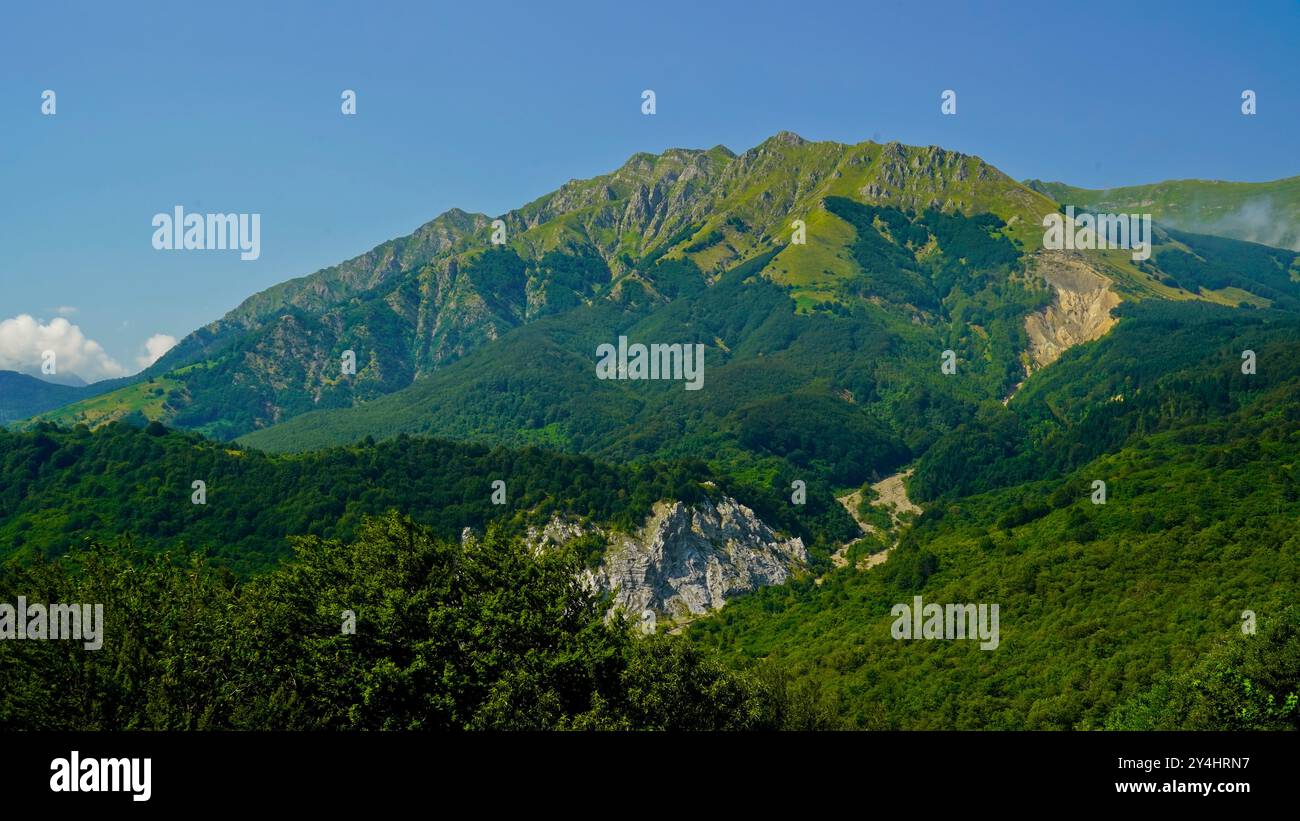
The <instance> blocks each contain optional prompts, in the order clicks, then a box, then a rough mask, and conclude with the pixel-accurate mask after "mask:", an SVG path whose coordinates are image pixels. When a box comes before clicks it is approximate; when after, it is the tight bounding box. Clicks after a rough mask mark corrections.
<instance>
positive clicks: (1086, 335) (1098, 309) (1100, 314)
mask: <svg viewBox="0 0 1300 821" xmlns="http://www.w3.org/2000/svg"><path fill="white" fill-rule="evenodd" d="M1035 262H1036V265H1035V270H1036V271H1037V273H1038V274H1039V275H1040V276H1041V277H1043V279H1045V280H1047V283H1048V284H1049V285H1051V286H1052V290H1053V291H1054V292H1055V295H1054V296H1053V298H1052V303H1051V304H1050V305H1048V306H1047V307H1046V308H1044V309H1043V310H1041V311H1038V312H1036V313H1032V314H1030V315H1029V316H1027V317H1025V332H1026V333H1027V334H1028V335H1029V350H1028V355H1029V363H1028V369H1027V370H1029V371H1030V372H1033V371H1036V370H1038V369H1039V368H1043V367H1046V366H1047V365H1050V364H1051V363H1053V362H1055V361H1056V360H1057V359H1058V358H1060V356H1061V354H1063V353H1065V351H1066V350H1067V349H1069V348H1072V347H1074V346H1075V345H1078V344H1080V343H1082V342H1090V341H1092V340H1094V339H1097V338H1099V337H1101V336H1104V335H1105V333H1106V332H1107V331H1109V330H1110V329H1111V326H1113V325H1114V324H1115V318H1114V317H1113V316H1111V309H1113V308H1114V307H1115V306H1117V305H1119V302H1120V300H1119V297H1118V296H1117V295H1116V294H1115V293H1114V292H1113V291H1111V289H1110V280H1109V279H1108V278H1106V277H1105V276H1103V275H1102V274H1100V273H1098V272H1097V271H1096V270H1094V269H1093V268H1092V267H1091V266H1090V265H1089V264H1088V263H1087V261H1086V260H1085V259H1084V257H1083V255H1082V254H1078V253H1072V252H1061V251H1042V252H1040V253H1039V254H1038V255H1037V257H1036V258H1035Z"/></svg>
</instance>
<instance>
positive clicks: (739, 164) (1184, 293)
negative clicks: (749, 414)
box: [42, 132, 1297, 456]
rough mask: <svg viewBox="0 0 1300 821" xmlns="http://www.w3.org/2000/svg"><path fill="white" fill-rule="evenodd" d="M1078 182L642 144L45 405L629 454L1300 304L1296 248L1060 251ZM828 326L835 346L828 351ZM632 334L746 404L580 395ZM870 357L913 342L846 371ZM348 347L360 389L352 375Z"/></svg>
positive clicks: (271, 300) (447, 219) (790, 145)
mask: <svg viewBox="0 0 1300 821" xmlns="http://www.w3.org/2000/svg"><path fill="white" fill-rule="evenodd" d="M1278 186H1280V187H1279V188H1278V189H1277V190H1278V191H1279V192H1282V191H1284V190H1287V189H1285V186H1283V185H1282V183H1279V184H1278ZM1179 190H1181V189H1179ZM1270 191H1272V189H1270ZM1067 192H1068V193H1071V194H1073V193H1075V192H1077V189H1067V188H1065V187H1062V186H1059V185H1056V184H1051V185H1043V184H1036V183H1032V182H1031V183H1030V184H1027V185H1022V184H1020V183H1017V182H1016V181H1014V180H1013V179H1011V178H1010V177H1008V176H1007V175H1005V174H1003V173H1001V172H1000V171H998V170H997V169H996V168H994V167H992V166H990V165H988V164H987V163H985V162H983V161H982V160H980V159H979V158H977V157H971V156H966V155H962V154H959V153H956V152H950V151H945V150H943V149H940V148H937V147H929V148H917V147H909V146H903V145H900V144H897V143H889V144H884V145H881V144H877V143H872V142H866V143H860V144H857V145H845V144H840V143H831V142H810V141H806V140H804V139H802V138H800V137H798V136H797V135H795V134H792V133H789V132H783V133H781V134H777V135H775V136H774V137H772V138H770V139H768V140H766V141H764V142H763V143H762V144H760V145H758V146H756V147H754V148H753V149H750V150H749V151H746V152H744V153H743V154H739V155H737V154H735V153H733V152H731V151H730V150H728V149H726V148H724V147H722V146H718V147H715V148H712V149H709V150H687V149H670V150H668V151H665V152H663V153H662V154H659V155H652V154H636V155H633V156H632V157H631V158H630V159H629V160H628V161H627V162H626V163H625V164H624V165H623V166H622V167H620V168H619V169H617V170H616V171H614V172H612V173H610V174H607V175H603V176H600V177H595V178H593V179H589V180H573V181H570V182H569V183H566V184H565V185H563V186H561V187H560V188H559V189H558V190H556V191H554V192H552V193H550V194H548V195H546V196H543V197H541V198H539V199H537V200H535V201H533V202H531V203H529V204H527V205H525V206H523V207H521V208H518V209H516V210H513V211H510V212H508V213H506V214H503V215H500V216H499V218H498V219H499V220H500V224H501V225H502V227H503V229H504V240H505V241H504V243H503V244H493V242H492V233H493V218H492V217H490V216H488V215H485V214H470V213H466V212H463V211H459V210H452V211H448V212H447V213H445V214H442V215H441V216H439V217H437V218H435V219H434V220H432V221H430V222H429V223H427V224H425V225H423V226H421V227H420V228H418V229H417V230H416V231H415V232H414V233H412V234H411V235H409V236H406V237H402V238H399V239H395V240H391V241H389V242H386V243H383V244H382V245H380V246H378V247H376V248H374V249H373V250H371V251H370V252H368V253H366V254H363V255H361V256H359V257H356V258H354V259H351V260H348V261H347V262H344V263H341V264H340V265H337V266H334V267H331V268H327V269H324V270H321V271H318V272H316V273H314V274H311V275H309V276H306V277H302V278H299V279H294V280H289V281H287V282H284V283H282V284H280V285H277V286H275V287H273V288H271V289H268V290H267V291H264V292H262V293H259V294H256V295H254V296H252V297H250V298H249V299H247V300H246V301H245V302H244V303H243V304H241V305H240V306H239V307H237V308H236V309H235V310H233V311H231V312H230V313H229V314H227V315H226V316H225V317H223V318H221V319H220V320H218V321H216V322H214V323H212V324H210V325H208V326H206V327H204V328H201V329H199V330H198V331H196V332H194V333H192V334H190V335H189V336H187V337H186V338H184V339H183V340H182V341H181V342H180V343H179V344H178V345H177V346H176V347H175V348H174V349H173V350H172V351H170V352H169V353H168V354H167V355H166V356H164V357H163V358H162V359H160V360H159V361H158V362H157V363H155V364H154V365H153V366H152V367H150V368H149V369H148V370H146V371H145V372H144V373H142V374H140V375H139V376H137V377H135V378H134V379H133V380H132V381H131V384H129V385H127V386H126V387H122V388H119V389H118V390H116V391H113V392H111V393H108V394H106V395H103V396H98V397H95V398H93V399H90V400H86V401H81V402H73V403H71V404H68V405H67V406H65V407H62V408H60V409H58V410H55V411H53V412H52V413H48V414H46V415H45V416H44V417H42V418H45V419H49V420H52V421H58V422H61V423H77V422H85V423H88V424H90V425H92V426H94V425H98V424H102V423H103V422H105V421H109V420H113V419H118V418H123V417H126V416H128V415H133V416H134V418H137V419H158V420H160V421H163V422H164V423H166V424H168V425H172V426H176V427H180V428H187V429H191V430H195V431H198V432H201V433H203V434H205V435H208V436H211V437H214V438H218V439H234V438H238V437H247V438H246V439H244V441H247V442H248V443H249V444H252V445H255V446H258V447H264V448H268V449H290V448H291V449H303V448H310V447H316V446H320V445H326V444H334V443H342V442H346V441H354V440H356V439H358V438H360V437H362V436H364V435H368V434H373V435H376V436H382V435H391V434H393V433H396V432H401V431H406V432H424V433H438V434H449V435H456V436H471V437H475V438H487V439H497V440H501V441H509V442H514V443H542V444H551V445H557V446H561V447H566V448H567V447H576V448H578V449H586V450H592V451H595V452H598V453H603V454H607V455H617V456H626V455H630V454H635V453H642V452H660V451H663V450H664V448H663V447H660V446H659V445H656V444H653V443H645V442H641V443H632V444H629V443H625V442H615V441H613V439H616V438H620V437H619V435H618V434H612V433H604V434H602V433H601V431H608V430H609V429H610V428H611V426H612V425H621V424H622V423H625V422H627V421H628V420H629V418H631V417H633V416H635V415H637V414H640V415H641V416H642V417H644V418H645V419H647V420H649V419H653V420H655V421H656V422H657V423H659V424H658V426H659V427H664V426H667V425H668V423H669V421H670V420H672V419H673V417H675V416H680V415H681V414H686V415H687V416H688V417H689V416H692V415H696V416H698V414H700V413H702V412H703V413H713V414H714V415H713V416H712V417H710V418H709V421H708V422H707V423H705V427H707V428H709V429H710V430H713V429H716V428H717V427H719V426H724V427H725V426H727V425H728V424H730V423H729V422H728V421H727V420H726V419H723V418H721V417H725V416H726V415H727V414H725V413H724V414H719V413H717V411H720V410H723V409H725V410H726V411H727V412H728V413H733V414H734V413H735V412H738V411H739V410H740V409H741V407H742V405H746V404H747V403H749V402H761V401H778V394H780V395H788V394H790V393H793V392H796V391H802V392H803V393H804V394H805V395H809V396H813V397H815V401H818V402H824V403H829V405H828V406H831V407H838V406H839V405H844V406H851V405H853V404H859V405H861V406H863V407H869V408H872V411H871V413H872V414H874V415H876V416H877V417H879V420H878V421H881V422H883V423H885V424H888V423H889V422H890V420H891V419H892V420H894V421H895V422H897V421H898V420H899V419H900V418H902V417H900V415H899V414H900V410H899V408H898V402H899V401H900V399H899V394H900V391H901V390H902V388H900V387H898V385H899V384H901V383H900V382H899V380H898V379H897V378H895V376H896V371H893V370H892V369H896V368H897V367H898V366H899V365H900V364H901V363H903V362H906V361H912V360H914V359H919V360H935V357H936V356H937V355H938V352H940V351H943V350H945V349H951V350H954V351H955V352H956V353H957V356H958V357H959V359H961V360H962V361H963V362H964V363H965V365H964V367H963V368H961V369H960V370H959V374H958V378H957V379H954V380H949V381H935V382H934V384H933V385H931V386H930V389H931V390H932V391H934V392H935V393H936V394H938V395H942V396H950V397H952V400H953V401H957V402H968V403H969V402H977V401H979V400H981V399H986V398H1001V397H1003V396H1005V395H1006V394H1007V393H1009V392H1010V390H1011V389H1012V388H1013V387H1014V386H1015V385H1016V384H1017V383H1019V382H1020V381H1022V380H1023V378H1024V376H1025V375H1026V374H1027V373H1028V372H1029V371H1032V370H1033V369H1035V368H1037V367H1041V366H1042V365H1044V364H1046V363H1047V362H1050V361H1051V360H1052V359H1053V358H1054V357H1056V356H1058V355H1059V354H1060V352H1061V351H1062V350H1064V349H1065V348H1068V347H1069V345H1071V344H1075V343H1077V342H1078V341H1083V340H1086V339H1088V338H1091V337H1092V336H1095V335H1098V334H1100V333H1102V332H1104V331H1105V330H1106V329H1107V328H1108V327H1109V325H1110V322H1109V319H1108V311H1109V309H1110V308H1111V307H1113V306H1114V305H1115V304H1118V302H1119V301H1120V300H1141V299H1147V298H1153V297H1155V298H1163V299H1173V300H1182V299H1191V298H1198V299H1203V300H1209V301H1215V302H1220V303H1224V304H1233V305H1235V304H1239V303H1249V304H1252V305H1255V306H1259V307H1264V306H1269V305H1279V304H1280V305H1290V304H1292V301H1293V300H1295V298H1296V296H1297V286H1296V285H1295V281H1294V277H1295V276H1296V275H1295V271H1296V270H1297V268H1296V255H1295V254H1294V253H1291V252H1289V251H1286V250H1284V249H1280V248H1272V247H1265V246H1261V245H1255V244H1249V243H1244V242H1234V241H1231V240H1227V239H1224V238H1221V237H1212V236H1206V235H1197V234H1192V233H1186V232H1183V231H1179V230H1176V229H1175V228H1173V227H1172V226H1162V227H1160V228H1158V229H1157V232H1156V233H1157V236H1156V246H1155V250H1154V254H1153V255H1152V257H1151V259H1150V260H1147V261H1145V262H1140V263H1136V262H1134V261H1133V260H1132V259H1131V258H1130V255H1129V254H1127V253H1126V252H1123V251H1114V250H1111V251H1080V252H1053V251H1046V250H1044V249H1043V248H1042V238H1043V234H1042V227H1041V225H1042V218H1043V216H1044V215H1046V214H1049V213H1051V212H1053V211H1056V210H1058V209H1059V208H1060V207H1061V205H1062V203H1063V202H1064V200H1060V199H1054V198H1052V197H1050V196H1049V194H1052V195H1057V196H1058V197H1063V196H1065V194H1066V193H1067ZM1279 197H1280V194H1279ZM1082 204H1083V205H1087V204H1095V202H1094V201H1092V200H1089V201H1088V203H1082ZM1176 210H1177V207H1176V206H1175V205H1174V204H1173V203H1172V202H1171V204H1170V205H1169V206H1168V208H1167V209H1166V210H1165V211H1158V212H1157V213H1158V214H1161V213H1166V212H1173V211H1176ZM796 220H798V221H801V223H802V225H803V226H804V227H803V233H804V237H803V239H804V241H803V242H799V241H794V240H795V227H794V226H795V221H796ZM717 286H721V287H717ZM742 317H743V318H744V321H743V322H742V321H741V320H742ZM1025 317H1029V318H1028V319H1027V320H1026V319H1025ZM814 328H815V329H817V330H816V332H817V333H825V334H830V336H831V338H828V339H826V340H823V341H819V342H815V343H814V342H811V340H812V337H811V336H810V335H809V333H808V329H814ZM850 328H852V330H849V329H850ZM624 333H627V334H631V335H642V336H646V337H647V339H649V338H650V337H653V340H652V341H662V342H667V343H671V342H696V343H699V344H704V345H706V346H707V347H708V353H707V356H706V359H707V360H708V362H709V371H710V377H711V378H713V379H716V380H719V381H718V382H716V383H715V384H718V385H719V387H718V390H717V391H716V392H711V393H713V394H714V395H725V396H727V399H726V401H725V403H715V407H714V410H713V411H708V410H707V409H706V405H707V400H701V401H697V402H695V403H694V405H693V406H690V405H689V403H690V401H691V400H689V399H687V398H684V397H676V396H659V394H658V392H656V391H654V390H649V391H634V392H632V393H629V391H628V389H627V386H625V385H624V386H617V385H612V384H601V385H599V386H594V387H593V386H588V385H585V384H584V385H583V387H582V388H581V389H580V390H578V391H577V392H576V395H575V392H574V391H572V390H569V388H570V387H572V386H575V385H578V384H583V383H585V375H586V374H585V373H584V372H585V371H588V370H589V368H588V367H587V362H588V361H589V360H590V358H591V355H592V351H594V349H595V347H596V346H597V345H598V344H600V343H602V342H607V341H612V340H613V339H614V338H615V337H616V336H617V335H619V334H624ZM782 334H784V337H782V336H781V335H782ZM841 334H849V335H850V338H845V339H839V338H834V337H836V336H837V335H841ZM785 337H788V338H789V341H790V343H791V344H792V345H793V346H794V347H795V348H796V349H788V348H787V347H786V341H785ZM800 340H803V341H802V342H801V341H800ZM800 345H803V346H805V350H803V351H799V350H797V348H798V347H799V346H800ZM872 346H875V348H877V349H878V351H879V350H883V349H890V350H891V352H890V354H889V356H888V357H885V358H882V357H880V356H878V355H877V356H875V357H874V360H873V361H862V360H860V359H859V358H856V357H855V362H854V363H853V364H852V365H849V366H848V367H847V368H845V367H840V366H839V365H830V363H831V361H832V360H833V359H834V358H835V357H836V356H837V355H842V354H844V353H846V352H848V351H858V350H862V349H864V348H867V349H869V348H871V347H872ZM814 348H816V349H817V352H816V353H815V354H814V353H813V350H814ZM346 351H351V352H353V354H354V356H355V361H356V366H355V374H350V373H344V372H343V369H342V367H341V364H340V363H341V357H343V356H344V354H345V352H346ZM818 357H820V358H821V361H823V362H825V363H827V364H828V365H830V367H819V366H818V364H817V363H818V359H817V358H818ZM935 361H937V360H935ZM759 364H761V365H762V368H761V369H758V368H756V367H755V365H759ZM846 370H847V372H846ZM831 371H834V372H835V373H834V375H832V374H831ZM854 372H858V373H856V375H855V373H854ZM715 374H716V376H715ZM756 374H762V376H761V377H758V376H756ZM756 378H758V379H761V381H763V382H765V383H769V384H766V385H762V386H756V385H754V384H753V382H754V380H755V379H756ZM512 379H513V380H516V381H518V380H528V381H530V383H531V384H529V386H528V387H529V391H528V392H524V391H520V390H513V393H514V395H515V396H516V398H515V399H514V400H512V406H511V407H510V408H508V409H507V408H504V407H494V408H487V407H484V404H483V403H484V402H486V401H488V400H487V399H486V397H487V396H488V395H489V394H494V393H499V392H501V391H502V390H503V389H505V390H506V391H507V392H511V390H512V389H511V388H510V386H509V384H507V383H508V382H509V380H512ZM503 380H506V381H505V382H503ZM906 381H909V382H912V381H914V380H913V378H912V376H909V377H908V379H907V380H906ZM867 382H870V383H871V384H870V386H868V385H867ZM542 383H546V384H542ZM548 385H549V387H547V386H548ZM515 387H516V388H517V387H518V385H516V386H515ZM914 387H915V386H914V385H913V386H911V387H909V388H908V389H912V388H914ZM733 390H735V391H740V392H742V393H743V395H744V397H745V401H744V402H743V403H740V404H738V403H737V402H733V401H732V399H738V397H733V396H731V395H730V392H731V391H733ZM647 394H649V395H650V398H649V399H648V400H647V397H646V395H647ZM592 396H599V397H601V401H600V402H597V403H593V402H590V401H589V397H592ZM381 399H382V401H380V400H381ZM684 403H686V404H684ZM689 407H693V408H694V409H693V410H691V409H688V408H689ZM841 409H843V408H841ZM733 421H734V420H733ZM692 424H693V423H692V422H691V421H690V420H689V419H688V418H678V419H676V420H675V421H673V423H672V425H671V427H670V430H665V431H663V432H662V433H661V437H662V436H664V435H667V436H672V437H676V436H678V435H679V434H680V433H686V435H687V436H688V437H689V436H690V431H689V430H688V429H689V428H691V427H692ZM739 434H740V432H739V431H737V435H739ZM641 438H645V437H644V436H643V437H641ZM688 443H690V444H688ZM680 444H681V447H683V448H685V447H693V446H694V445H695V444H698V443H694V442H693V441H692V440H690V439H689V438H688V439H687V440H685V441H683V442H681V443H680Z"/></svg>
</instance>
